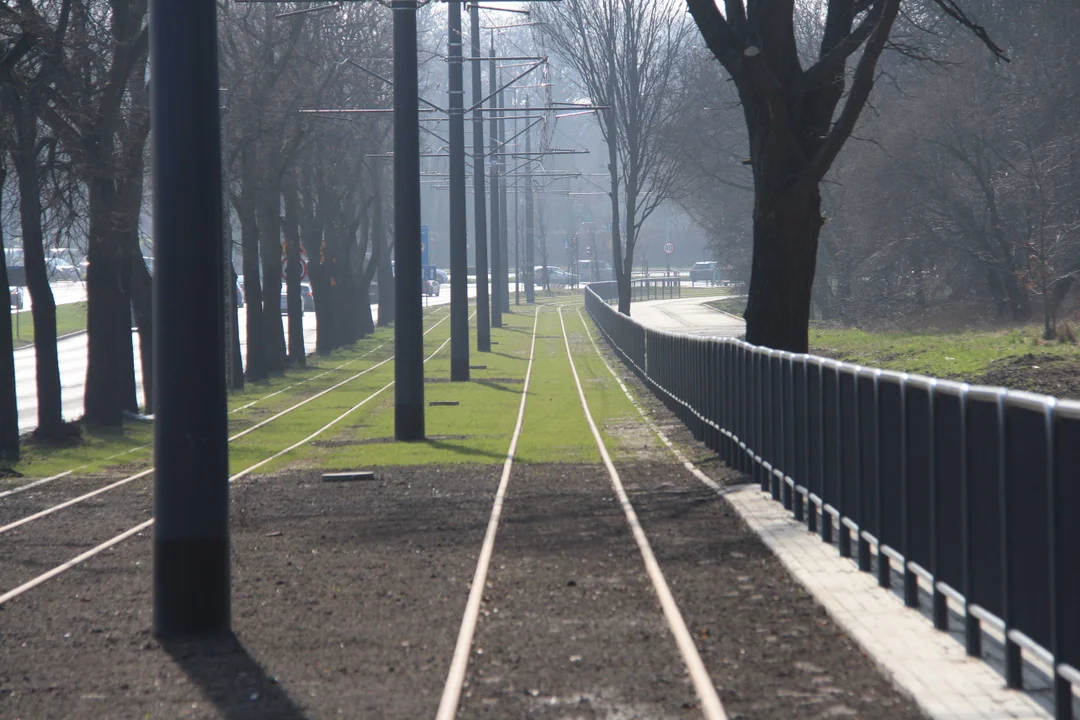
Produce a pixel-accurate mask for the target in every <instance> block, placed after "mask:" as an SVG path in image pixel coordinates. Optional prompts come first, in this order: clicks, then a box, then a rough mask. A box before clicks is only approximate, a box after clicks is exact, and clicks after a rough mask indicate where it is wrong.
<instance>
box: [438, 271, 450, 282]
mask: <svg viewBox="0 0 1080 720" xmlns="http://www.w3.org/2000/svg"><path fill="white" fill-rule="evenodd" d="M435 279H436V280H438V281H439V284H440V285H445V284H446V283H448V282H450V276H449V275H447V274H446V271H445V270H440V269H439V268H435Z"/></svg>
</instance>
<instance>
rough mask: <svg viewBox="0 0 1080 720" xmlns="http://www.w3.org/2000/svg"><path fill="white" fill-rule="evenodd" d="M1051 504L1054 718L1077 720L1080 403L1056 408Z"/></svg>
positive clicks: (1051, 649) (1079, 596) (1079, 647)
mask: <svg viewBox="0 0 1080 720" xmlns="http://www.w3.org/2000/svg"><path fill="white" fill-rule="evenodd" d="M1053 446H1054V458H1053V470H1052V472H1051V474H1050V477H1051V483H1052V485H1051V492H1050V494H1049V498H1048V500H1049V504H1050V528H1049V536H1050V537H1049V539H1050V548H1051V550H1050V570H1051V589H1050V626H1051V632H1052V637H1051V640H1050V652H1051V653H1052V654H1053V656H1054V717H1055V718H1056V720H1072V719H1073V711H1072V706H1073V693H1072V685H1071V683H1070V681H1069V679H1068V678H1067V677H1065V674H1064V666H1066V665H1068V666H1070V667H1072V668H1073V669H1074V670H1076V669H1077V668H1080V612H1078V611H1077V608H1080V573H1077V572H1076V568H1078V567H1080V523H1077V522H1076V517H1077V515H1078V514H1080V482H1077V480H1076V468H1078V467H1080V403H1078V402H1067V401H1065V402H1061V401H1059V402H1058V405H1057V407H1056V408H1055V409H1054V425H1053Z"/></svg>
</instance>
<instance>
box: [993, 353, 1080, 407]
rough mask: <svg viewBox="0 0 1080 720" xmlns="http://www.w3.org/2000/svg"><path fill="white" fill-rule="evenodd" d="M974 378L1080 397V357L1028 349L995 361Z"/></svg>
mask: <svg viewBox="0 0 1080 720" xmlns="http://www.w3.org/2000/svg"><path fill="white" fill-rule="evenodd" d="M971 382H974V383H977V384H979V385H993V386H1000V387H1007V388H1010V389H1012V390H1027V391H1029V392H1036V393H1042V394H1044V395H1053V396H1055V397H1058V398H1068V399H1070V400H1080V360H1077V359H1076V358H1072V357H1062V356H1060V355H1050V354H1047V353H1040V354H1033V353H1028V354H1027V355H1021V356H1020V357H1014V358H1006V359H1002V360H998V361H996V362H994V363H993V364H992V365H991V366H990V369H989V370H988V371H987V372H986V374H985V375H982V376H980V377H977V378H972V380H971Z"/></svg>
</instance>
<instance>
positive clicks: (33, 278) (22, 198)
mask: <svg viewBox="0 0 1080 720" xmlns="http://www.w3.org/2000/svg"><path fill="white" fill-rule="evenodd" d="M13 105H14V115H15V126H16V138H17V146H16V148H15V151H14V152H13V153H12V159H13V160H14V161H15V171H16V173H17V175H18V179H19V221H20V224H21V225H22V243H23V258H24V259H23V263H24V267H25V270H26V287H27V290H29V291H30V300H31V303H32V305H33V320H34V353H35V358H34V365H35V371H36V373H37V399H38V412H37V415H38V426H37V430H35V431H34V435H35V436H36V437H39V438H42V439H57V438H59V437H61V436H62V435H63V434H64V420H63V406H62V404H61V390H60V364H59V362H58V359H57V352H56V302H55V301H54V300H53V294H52V288H51V287H49V277H48V272H47V269H46V265H45V248H44V241H45V237H44V233H43V232H42V229H41V180H40V176H39V175H38V163H37V118H36V117H34V114H33V112H32V110H31V109H30V108H29V107H27V106H26V105H24V104H23V103H22V102H21V101H20V99H17V98H16V99H14V101H13ZM4 291H5V292H6V291H7V285H6V284H5V285H4ZM9 320H10V317H9ZM8 336H9V337H10V333H9V335H8ZM17 427H18V423H16V428H17Z"/></svg>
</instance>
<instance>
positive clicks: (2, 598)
mask: <svg viewBox="0 0 1080 720" xmlns="http://www.w3.org/2000/svg"><path fill="white" fill-rule="evenodd" d="M449 343H450V338H447V339H446V340H444V341H443V344H442V345H440V346H439V347H438V348H437V349H436V350H435V352H433V353H431V355H429V356H428V357H427V358H426V359H425V360H424V362H425V363H426V362H427V361H428V360H430V359H431V358H433V357H435V356H436V355H438V354H439V353H440V352H441V351H442V349H443V348H444V347H446V346H447V345H448V344H449ZM393 384H394V381H392V380H391V381H390V382H389V383H387V384H386V385H384V386H383V387H381V388H379V389H378V390H376V391H375V392H374V393H372V394H371V395H368V396H367V397H366V398H364V399H363V400H361V401H360V402H359V403H357V404H356V405H353V406H352V407H351V408H349V409H348V410H346V411H345V412H343V413H342V414H341V415H339V416H338V417H336V418H335V419H333V420H331V421H330V422H329V423H327V424H326V425H324V426H323V427H321V428H320V429H319V430H317V431H316V432H315V433H313V434H311V435H309V436H308V437H306V438H304V439H303V440H301V441H300V442H298V443H296V444H295V445H291V446H289V447H287V448H285V449H284V450H282V451H281V452H278V453H275V454H274V455H272V456H270V457H269V458H267V459H265V460H261V461H260V462H257V463H255V464H254V465H252V466H251V467H249V468H247V469H245V470H241V471H240V472H238V473H237V474H236V475H233V476H232V477H230V478H229V482H230V483H232V482H233V481H234V480H239V479H240V478H242V477H244V476H245V475H247V474H248V473H250V472H251V471H252V470H255V469H257V468H260V467H262V466H263V465H265V464H266V463H268V462H270V461H271V460H275V459H277V458H279V457H281V456H282V455H284V454H286V453H288V452H291V451H293V450H295V449H296V448H298V447H300V446H301V445H303V444H304V443H307V442H310V441H311V440H313V439H315V438H316V437H318V436H319V435H320V434H322V433H323V432H325V431H327V430H329V429H330V428H332V427H333V426H334V425H337V424H338V423H339V422H341V421H342V420H344V419H345V418H346V417H348V416H349V415H351V414H352V413H353V412H355V411H356V410H359V409H360V408H361V407H363V406H364V405H366V404H367V403H368V401H370V400H371V399H372V398H375V397H376V396H378V395H380V394H381V393H383V392H385V391H386V390H387V388H390V387H392V386H393ZM150 472H152V470H147V471H146V472H145V473H143V474H144V475H146V474H149V473H150ZM124 482H126V481H124ZM99 492H104V490H101V491H99ZM153 524H154V519H153V518H150V519H149V520H147V521H145V522H143V523H140V524H139V525H136V526H135V527H133V528H131V529H130V530H127V531H125V532H123V533H121V534H119V535H117V536H116V537H114V538H112V539H110V540H106V541H105V542H103V543H101V544H100V545H98V546H97V547H94V548H91V549H89V550H87V551H86V552H84V553H83V554H82V555H78V556H76V557H73V558H72V559H71V560H68V561H67V562H66V563H64V564H62V565H57V566H56V567H54V568H53V569H52V570H49V571H48V572H46V573H42V574H41V575H38V576H37V577H36V578H34V579H33V580H30V581H28V582H26V583H23V584H22V585H20V586H19V587H17V588H15V589H13V590H9V591H8V592H6V593H4V594H3V595H0V605H3V604H4V603H6V602H7V601H8V600H11V599H13V598H16V597H18V596H19V595H22V594H23V593H24V592H26V591H27V590H30V589H32V588H35V587H37V586H38V585H40V584H42V583H43V582H45V581H46V580H48V579H49V578H53V577H56V576H57V575H59V574H60V573H62V572H64V571H65V570H70V569H71V568H73V567H75V566H76V565H78V564H79V563H81V562H84V561H86V560H89V559H90V558H92V557H94V556H95V555H98V554H100V553H102V552H104V551H105V550H108V549H109V548H111V547H112V546H113V545H116V544H118V543H120V542H122V541H124V540H126V539H127V538H129V537H131V536H132V535H135V534H137V533H140V532H142V531H143V530H145V529H146V528H148V527H150V526H151V525H153Z"/></svg>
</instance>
